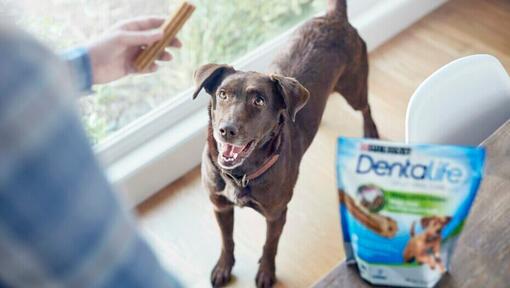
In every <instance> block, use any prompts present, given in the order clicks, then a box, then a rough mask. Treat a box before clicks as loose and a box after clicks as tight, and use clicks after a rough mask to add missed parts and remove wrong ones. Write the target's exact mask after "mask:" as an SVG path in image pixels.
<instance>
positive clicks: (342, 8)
mask: <svg viewBox="0 0 510 288" xmlns="http://www.w3.org/2000/svg"><path fill="white" fill-rule="evenodd" d="M328 14H329V15H334V16H340V17H342V18H347V0H328Z"/></svg>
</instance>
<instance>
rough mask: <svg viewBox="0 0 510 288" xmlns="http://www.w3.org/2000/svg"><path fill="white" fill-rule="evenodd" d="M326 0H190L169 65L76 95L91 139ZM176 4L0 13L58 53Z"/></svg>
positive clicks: (24, 5) (98, 3)
mask: <svg viewBox="0 0 510 288" xmlns="http://www.w3.org/2000/svg"><path fill="white" fill-rule="evenodd" d="M326 2H327V1H325V0H324V1H313V0H272V1H262V0H258V1H257V0H237V1H232V0H214V1H213V0H196V1H193V3H194V4H196V6H197V10H196V11H195V13H194V15H193V16H192V18H191V20H190V21H189V22H188V23H187V24H186V26H185V27H184V29H183V31H181V32H180V34H179V37H180V39H181V41H182V42H183V48H182V49H180V50H179V51H173V53H172V54H173V55H174V60H173V61H172V62H171V63H168V64H165V65H162V67H161V68H160V71H159V72H157V73H155V74H151V75H148V76H136V75H135V76H130V77H128V78H125V79H122V80H119V81H116V82H114V83H111V84H108V85H101V86H96V87H94V92H95V94H96V95H95V96H94V97H83V98H82V99H80V100H79V102H80V103H79V104H80V105H79V106H80V111H81V113H82V119H83V123H84V125H85V127H86V129H87V132H88V134H89V136H90V138H91V140H92V141H93V142H94V143H99V142H103V141H104V140H106V139H107V138H108V137H111V136H113V135H114V134H116V133H118V132H119V130H121V129H122V128H123V127H126V126H127V125H129V124H130V123H132V122H135V121H136V120H137V119H140V117H142V116H143V115H145V114H147V113H149V112H151V111H154V110H155V109H156V108H157V107H160V106H162V105H168V104H169V103H176V102H179V101H178V99H179V95H182V93H181V92H183V91H184V90H186V89H187V88H189V87H191V86H192V75H193V71H194V70H195V69H196V68H197V67H198V66H199V65H200V64H204V63H207V62H218V63H231V62H232V61H234V60H236V59H237V58H239V57H241V56H242V55H244V54H246V53H247V52H248V51H250V50H253V49H254V48H256V47H257V46H259V45H261V44H262V43H264V42H266V41H268V40H270V39H271V38H273V37H275V36H276V35H278V34H280V33H282V32H284V31H285V30H288V29H289V28H290V27H292V26H294V25H295V24H296V23H298V22H300V21H302V20H304V19H305V18H308V17H310V16H312V15H313V14H316V13H317V12H318V11H320V10H323V9H325V5H326ZM178 3H180V0H151V1H147V0H0V14H2V15H0V16H2V17H3V18H5V17H9V18H11V19H13V22H14V23H16V24H18V25H19V26H20V27H22V28H24V29H26V30H28V31H29V32H31V33H32V34H34V35H36V36H38V37H39V38H40V39H42V41H44V42H46V43H47V44H48V45H50V46H51V47H52V48H54V49H55V50H59V49H66V48H69V47H72V46H74V45H79V44H80V43H84V42H86V41H88V39H91V38H93V37H95V36H97V35H99V34H100V33H101V32H103V31H104V30H105V29H107V28H108V27H110V26H111V25H113V24H114V23H116V22H118V21H120V20H123V19H126V18H131V17H137V16H139V15H150V14H156V15H158V14H159V15H162V14H163V15H164V14H167V11H169V10H173V8H174V7H176V5H177V4H178ZM169 6H170V8H168V7H169ZM181 102H182V101H181ZM170 106H172V105H170ZM172 107H173V109H177V107H178V105H174V106H172ZM179 113H182V111H180V112H179Z"/></svg>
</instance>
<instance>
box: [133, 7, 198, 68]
mask: <svg viewBox="0 0 510 288" xmlns="http://www.w3.org/2000/svg"><path fill="white" fill-rule="evenodd" d="M193 11H195V6H194V5H192V4H190V3H188V2H185V1H184V2H182V3H181V5H180V6H179V8H178V9H177V10H176V11H175V13H174V14H173V15H172V17H170V18H169V19H168V20H167V21H166V22H165V23H163V26H162V27H163V33H164V36H163V38H162V39H161V40H159V41H157V42H156V43H154V44H152V45H151V46H149V47H148V48H147V49H145V50H144V51H142V53H140V55H138V57H137V58H136V59H135V62H134V66H135V68H136V69H137V70H138V71H145V70H146V69H147V68H149V66H150V65H151V64H152V63H153V62H154V61H155V60H156V58H157V57H158V56H159V55H160V54H161V53H162V52H163V50H165V47H167V46H168V45H169V44H170V41H172V39H174V38H175V36H176V35H177V33H178V32H179V30H181V28H182V26H184V23H186V21H187V20H188V19H189V17H190V16H191V14H193Z"/></svg>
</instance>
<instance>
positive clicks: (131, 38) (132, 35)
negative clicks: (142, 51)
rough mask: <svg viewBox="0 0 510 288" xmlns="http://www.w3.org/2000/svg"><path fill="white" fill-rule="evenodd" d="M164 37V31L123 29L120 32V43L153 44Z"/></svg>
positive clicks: (134, 44) (133, 44)
mask: <svg viewBox="0 0 510 288" xmlns="http://www.w3.org/2000/svg"><path fill="white" fill-rule="evenodd" d="M162 37H163V31H161V30H160V29H152V30H147V31H122V32H120V33H119V34H118V40H119V42H120V43H122V44H124V45H129V46H142V45H151V44H152V43H154V42H156V41H158V40H160V39H161V38H162Z"/></svg>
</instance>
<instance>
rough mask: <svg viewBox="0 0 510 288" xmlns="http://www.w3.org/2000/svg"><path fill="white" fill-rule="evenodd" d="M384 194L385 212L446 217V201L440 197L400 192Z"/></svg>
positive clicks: (386, 192) (385, 192)
mask: <svg viewBox="0 0 510 288" xmlns="http://www.w3.org/2000/svg"><path fill="white" fill-rule="evenodd" d="M383 192H384V208H383V210H384V211H388V212H393V213H405V214H416V215H444V214H445V211H444V204H445V203H446V199H445V198H443V197H439V196H433V195H426V194H417V193H409V192H399V191H383Z"/></svg>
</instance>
